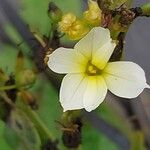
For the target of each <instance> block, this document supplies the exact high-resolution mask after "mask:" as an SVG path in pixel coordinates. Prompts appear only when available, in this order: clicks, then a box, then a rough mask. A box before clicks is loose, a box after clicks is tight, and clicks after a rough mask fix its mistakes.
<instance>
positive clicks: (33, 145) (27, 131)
mask: <svg viewBox="0 0 150 150" xmlns="http://www.w3.org/2000/svg"><path fill="white" fill-rule="evenodd" d="M9 126H10V128H11V129H13V130H14V131H15V132H16V134H17V135H18V137H19V138H20V139H21V142H22V144H23V146H24V147H25V148H26V149H29V150H30V149H35V150H40V146H41V141H40V137H39V135H38V132H37V130H36V129H35V127H34V125H33V123H32V122H31V121H30V119H29V118H28V117H27V115H26V114H25V113H24V112H22V111H21V110H19V109H15V110H13V111H12V112H11V116H10V119H9ZM22 144H21V145H22Z"/></svg>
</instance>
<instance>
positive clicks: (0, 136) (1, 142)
mask: <svg viewBox="0 0 150 150" xmlns="http://www.w3.org/2000/svg"><path fill="white" fill-rule="evenodd" d="M4 131H5V124H4V122H2V121H1V120H0V147H1V148H2V149H3V150H12V148H10V146H9V145H8V143H7V141H6V140H5V138H4Z"/></svg>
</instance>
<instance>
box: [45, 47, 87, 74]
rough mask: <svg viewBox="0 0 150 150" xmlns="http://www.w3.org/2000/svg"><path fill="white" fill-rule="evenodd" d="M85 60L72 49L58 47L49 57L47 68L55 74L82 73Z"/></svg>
mask: <svg viewBox="0 0 150 150" xmlns="http://www.w3.org/2000/svg"><path fill="white" fill-rule="evenodd" d="M87 61H88V60H87V59H86V58H85V57H84V56H83V55H82V54H81V53H79V52H77V51H76V50H74V49H68V48H63V47H60V48H58V49H56V50H55V51H54V52H53V53H52V54H51V55H49V61H48V63H47V64H48V67H49V68H50V69H51V70H53V71H54V72H57V73H80V72H84V71H85V68H86V64H87Z"/></svg>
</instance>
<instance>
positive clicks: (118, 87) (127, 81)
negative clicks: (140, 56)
mask: <svg viewBox="0 0 150 150" xmlns="http://www.w3.org/2000/svg"><path fill="white" fill-rule="evenodd" d="M103 76H104V78H105V80H106V83H107V87H108V89H109V90H110V91H111V92H112V93H113V94H115V95H117V96H120V97H124V98H135V97H137V96H138V95H139V94H140V93H141V92H142V91H143V89H144V88H150V86H149V85H148V84H147V83H146V78H145V73H144V70H143V69H142V68H141V67H140V66H139V65H137V64H135V63H133V62H124V61H120V62H112V63H108V65H107V66H106V68H105V69H104V73H103Z"/></svg>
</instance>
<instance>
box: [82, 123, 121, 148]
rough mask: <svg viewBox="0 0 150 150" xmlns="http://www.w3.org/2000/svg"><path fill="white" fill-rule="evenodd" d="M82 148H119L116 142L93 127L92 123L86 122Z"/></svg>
mask: <svg viewBox="0 0 150 150" xmlns="http://www.w3.org/2000/svg"><path fill="white" fill-rule="evenodd" d="M82 148H83V150H91V149H93V150H101V149H102V150H119V148H118V147H117V146H116V145H115V143H113V142H111V141H110V140H109V139H108V138H107V137H105V135H103V134H102V133H100V132H97V131H96V130H95V129H93V128H92V126H91V125H90V124H84V127H83V139H82Z"/></svg>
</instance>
